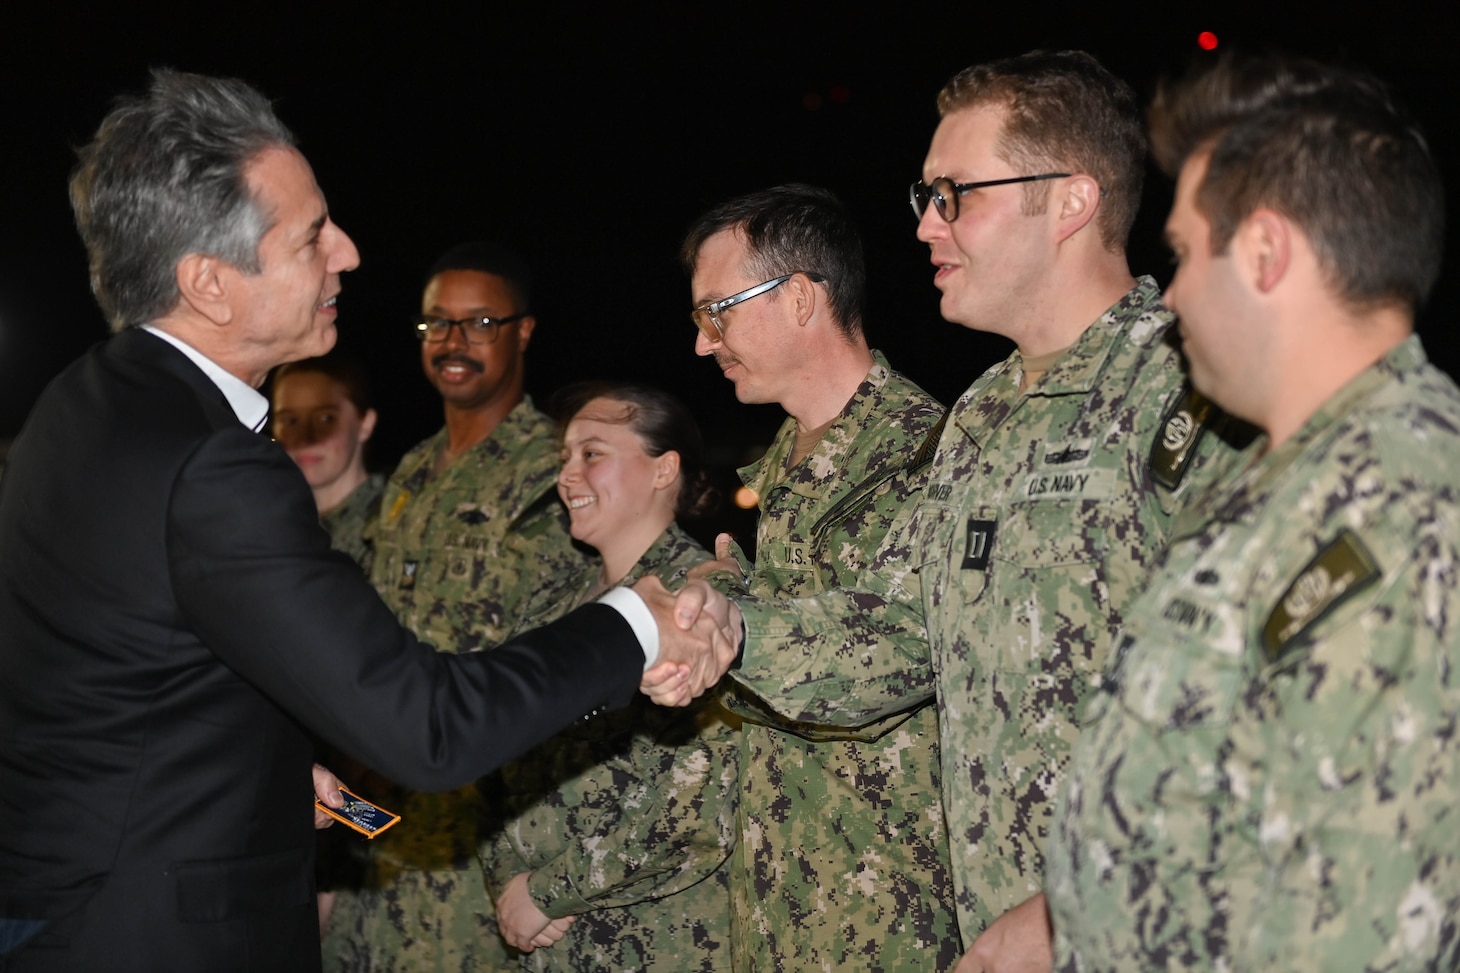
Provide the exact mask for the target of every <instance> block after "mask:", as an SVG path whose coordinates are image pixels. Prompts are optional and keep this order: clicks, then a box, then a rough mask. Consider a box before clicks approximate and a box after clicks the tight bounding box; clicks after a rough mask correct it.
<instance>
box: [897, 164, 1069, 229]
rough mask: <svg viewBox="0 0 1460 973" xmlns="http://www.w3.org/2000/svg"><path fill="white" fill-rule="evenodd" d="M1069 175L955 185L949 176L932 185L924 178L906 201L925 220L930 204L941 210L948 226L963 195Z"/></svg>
mask: <svg viewBox="0 0 1460 973" xmlns="http://www.w3.org/2000/svg"><path fill="white" fill-rule="evenodd" d="M1069 175H1070V174H1069V173H1068V172H1043V173H1040V174H1039V175H1037V176H1014V177H1012V178H1009V179H985V180H984V181H983V182H954V181H953V180H952V179H949V178H948V177H947V176H939V177H938V178H937V179H934V180H933V184H932V185H931V186H929V185H927V184H926V183H924V182H923V181H922V180H921V179H919V180H918V181H917V182H915V183H913V184H912V186H910V187H909V188H908V191H907V201H908V202H909V203H911V204H912V208H913V215H914V216H916V217H917V218H918V219H922V218H923V213H924V211H926V210H927V208H928V203H929V202H931V203H932V204H933V205H934V206H936V207H938V215H939V216H941V217H943V221H944V222H945V223H952V222H953V221H954V220H956V219H958V197H959V196H962V195H963V194H964V193H971V192H973V191H974V190H975V189H987V188H988V187H989V186H1009V185H1013V184H1014V183H1016V182H1041V181H1043V180H1045V179H1064V178H1066V177H1067V176H1069Z"/></svg>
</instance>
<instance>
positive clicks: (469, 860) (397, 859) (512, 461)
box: [325, 242, 583, 970]
mask: <svg viewBox="0 0 1460 973" xmlns="http://www.w3.org/2000/svg"><path fill="white" fill-rule="evenodd" d="M531 286H532V285H531V276H530V274H529V271H528V268H527V267H526V265H525V264H524V263H523V262H522V260H521V259H519V258H518V257H517V256H516V255H515V254H513V253H511V252H509V251H507V250H506V249H504V248H502V247H501V246H498V245H496V244H492V243H487V242H473V243H466V244H462V245H460V246H457V247H454V248H452V249H451V250H449V251H447V252H446V253H445V254H443V255H442V256H441V258H440V259H438V260H437V261H436V263H435V264H434V265H433V266H432V267H431V270H430V272H429V273H428V275H427V280H426V287H425V291H424V293H423V295H422V298H421V315H420V317H419V318H418V319H417V320H416V322H415V323H414V328H415V333H416V336H417V337H418V338H419V339H420V342H421V367H422V369H423V370H424V371H425V374H426V379H427V380H428V381H429V382H430V383H431V384H432V385H433V386H434V387H435V388H436V390H437V391H438V392H439V393H440V394H441V400H442V404H443V405H444V407H445V414H446V424H445V426H444V427H443V428H442V429H441V430H440V431H439V432H437V433H436V434H435V435H434V436H432V437H431V438H429V439H427V440H426V441H425V442H423V443H421V444H420V445H418V446H417V447H416V448H415V449H413V450H411V451H410V452H409V453H407V454H406V456H405V458H404V459H402V460H401V462H400V465H399V466H398V467H397V468H396V470H395V472H394V473H393V474H392V475H391V477H390V481H389V483H388V484H387V485H386V488H385V493H384V494H383V496H382V498H381V508H380V518H379V521H378V524H377V527H376V530H375V536H374V543H375V562H374V565H373V567H372V571H371V581H372V582H373V583H374V585H375V587H376V589H377V590H379V592H380V594H381V597H383V598H384V599H385V602H386V604H388V605H389V606H390V607H391V608H392V609H394V610H395V612H396V614H397V616H398V617H399V618H400V620H401V622H402V624H404V625H405V626H406V627H407V628H409V629H411V630H412V631H413V632H414V633H415V634H416V636H417V637H418V638H420V639H422V640H423V641H426V642H430V643H431V644H433V645H435V647H436V649H437V650H438V651H440V652H470V651H476V650H477V649H480V648H481V647H482V646H483V645H495V644H497V643H499V642H501V641H503V639H504V638H505V637H506V636H507V635H508V634H509V633H510V632H512V631H513V630H514V626H515V625H516V623H517V621H518V620H519V619H520V618H522V617H524V616H525V615H528V614H530V613H531V609H532V598H533V596H534V594H535V593H537V592H540V591H544V590H548V589H550V587H551V586H550V585H548V584H547V583H546V582H547V580H548V579H550V578H552V577H554V576H556V575H560V574H561V573H563V572H570V571H573V570H576V567H575V565H576V564H577V563H578V562H579V561H580V560H581V558H582V556H583V555H581V554H580V553H579V552H578V551H577V550H576V549H574V548H573V546H572V540H571V538H570V536H569V534H568V526H567V516H566V512H565V511H564V510H563V506H562V504H561V503H560V502H559V501H558V497H557V490H556V483H557V475H558V446H557V440H556V438H555V436H554V434H553V426H552V423H551V421H550V420H549V419H548V418H547V416H545V415H544V414H543V413H541V412H539V411H538V410H537V409H536V408H535V407H534V406H533V404H532V400H531V399H530V398H529V397H528V396H527V395H526V394H525V393H524V391H523V380H524V374H525V370H526V353H527V346H528V343H529V342H530V341H531V339H532V334H533V329H534V328H535V327H536V325H537V320H536V318H534V317H533V315H532V308H531ZM494 779H495V778H493V779H492V780H494ZM490 789H491V785H490V784H489V783H484V784H483V785H482V786H480V787H478V786H472V787H467V788H463V789H461V790H459V791H456V792H452V793H446V794H430V795H428V794H414V793H402V792H400V791H396V792H395V793H387V794H380V795H379V798H380V801H381V803H382V804H384V805H385V806H386V807H389V808H390V809H391V810H394V811H399V812H400V813H401V814H402V815H403V817H404V821H403V823H402V825H401V826H400V827H398V828H396V829H394V830H393V831H392V832H390V833H387V834H385V835H382V836H381V837H380V838H378V839H377V840H376V841H374V842H373V843H372V844H371V846H370V852H371V867H370V869H369V874H368V876H367V880H366V887H365V888H363V889H361V890H359V891H358V892H356V893H355V894H354V895H342V896H341V901H340V904H339V905H338V906H337V908H336V914H335V916H334V918H333V920H332V922H331V928H330V932H329V935H328V937H327V939H326V942H325V965H326V969H330V968H335V969H340V970H349V969H354V968H356V966H357V964H359V963H363V962H365V957H366V956H367V955H368V956H370V957H373V958H374V961H375V962H377V963H378V962H380V961H381V959H382V957H389V958H390V959H391V962H392V963H393V964H394V968H396V969H401V970H422V969H436V968H437V967H438V964H444V967H445V968H451V969H465V968H470V969H477V970H487V969H496V968H508V969H516V968H517V967H518V965H519V964H518V962H517V960H516V959H515V958H509V957H508V955H507V953H506V949H505V947H504V946H503V945H502V943H501V941H500V939H498V937H497V934H496V920H495V917H494V915H493V913H492V909H491V902H490V900H489V899H488V897H487V896H486V894H485V892H484V891H483V887H482V876H481V872H480V869H479V867H478V865H477V860H476V848H477V843H478V830H479V828H480V827H483V822H484V821H485V820H486V818H485V816H486V815H489V814H490V813H491V810H490V807H489V805H490V804H491V803H492V802H490V801H489V800H486V799H484V797H483V794H484V793H488V794H489V792H490Z"/></svg>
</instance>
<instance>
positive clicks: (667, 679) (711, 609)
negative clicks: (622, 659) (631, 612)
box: [634, 576, 741, 706]
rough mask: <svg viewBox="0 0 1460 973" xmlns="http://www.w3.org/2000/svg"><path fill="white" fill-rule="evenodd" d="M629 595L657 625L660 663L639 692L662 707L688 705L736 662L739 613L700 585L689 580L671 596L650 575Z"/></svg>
mask: <svg viewBox="0 0 1460 973" xmlns="http://www.w3.org/2000/svg"><path fill="white" fill-rule="evenodd" d="M634 591H635V592H636V593H637V594H638V595H639V597H640V598H643V599H644V604H646V605H648V606H649V610H650V611H651V612H652V613H653V614H654V620H655V621H656V622H658V624H659V660H658V661H657V662H656V663H655V664H654V666H653V667H652V668H650V669H649V670H648V671H647V672H645V673H644V678H643V681H642V682H641V683H640V684H639V688H640V689H641V690H642V691H643V692H644V693H645V694H647V695H648V696H649V697H650V698H651V699H653V700H654V702H656V703H658V704H659V705H661V706H687V705H689V702H690V701H691V700H692V699H695V698H697V697H698V696H700V695H702V694H703V693H704V691H705V690H706V689H708V688H709V687H710V686H713V685H714V684H715V683H716V682H718V681H719V679H720V677H721V676H723V675H724V674H725V672H726V670H728V669H729V668H730V664H731V663H733V662H734V661H735V656H736V654H737V653H738V652H739V649H740V630H741V622H740V609H739V608H738V607H737V606H736V605H735V603H734V602H732V601H730V600H729V599H728V598H726V597H725V596H724V595H722V594H720V593H719V592H717V591H715V590H714V589H713V588H711V587H710V586H709V585H708V584H706V583H705V582H704V581H691V582H689V583H688V584H686V585H685V586H684V587H683V588H681V589H680V590H679V593H678V595H673V594H670V592H669V590H668V589H666V588H665V587H664V585H663V584H662V583H661V582H660V581H659V579H658V578H656V577H652V576H651V577H647V578H644V579H643V580H641V581H640V582H639V583H638V584H636V585H634Z"/></svg>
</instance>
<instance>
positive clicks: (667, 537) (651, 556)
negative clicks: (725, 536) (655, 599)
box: [594, 522, 709, 587]
mask: <svg viewBox="0 0 1460 973" xmlns="http://www.w3.org/2000/svg"><path fill="white" fill-rule="evenodd" d="M698 546H699V545H698V544H697V543H695V540H694V538H692V537H690V536H689V534H687V533H685V531H684V528H683V527H681V526H679V524H677V523H674V522H671V523H670V524H669V526H668V527H666V528H664V533H662V534H660V535H659V536H658V537H656V538H655V539H654V543H652V544H650V545H649V549H648V550H647V551H645V552H644V553H643V555H642V556H641V557H640V558H639V560H638V561H637V562H636V563H635V564H634V566H633V567H632V568H630V569H629V573H628V574H626V575H624V577H623V580H622V581H618V582H616V583H615V587H621V586H624V585H632V584H634V583H635V582H636V581H638V580H640V579H641V578H644V577H646V576H648V575H650V574H655V573H657V571H656V569H657V568H660V567H662V566H664V565H666V564H673V563H675V562H676V561H678V560H679V558H680V557H681V556H682V555H683V553H684V552H685V551H687V550H689V549H691V548H695V547H698ZM708 557H709V555H706V558H708ZM594 572H595V575H596V573H597V563H595V565H594Z"/></svg>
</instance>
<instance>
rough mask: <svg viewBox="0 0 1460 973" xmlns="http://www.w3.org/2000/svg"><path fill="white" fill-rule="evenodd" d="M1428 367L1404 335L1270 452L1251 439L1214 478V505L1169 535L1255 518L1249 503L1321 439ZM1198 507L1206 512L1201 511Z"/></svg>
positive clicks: (1262, 441) (1261, 440)
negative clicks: (1228, 469)
mask: <svg viewBox="0 0 1460 973" xmlns="http://www.w3.org/2000/svg"><path fill="white" fill-rule="evenodd" d="M1428 363H1429V359H1428V358H1427V357H1426V355H1425V351H1424V347H1423V346H1422V345H1421V344H1420V340H1419V337H1418V336H1417V335H1410V336H1409V337H1408V338H1406V339H1405V340H1404V341H1403V342H1401V343H1400V344H1398V345H1396V346H1395V347H1394V348H1392V349H1390V351H1389V353H1388V354H1386V355H1385V356H1384V357H1383V358H1381V359H1379V360H1378V361H1377V362H1375V363H1374V364H1373V365H1370V366H1369V367H1368V368H1366V369H1364V370H1363V371H1362V372H1360V373H1359V374H1357V375H1355V376H1354V377H1353V378H1352V379H1350V380H1349V382H1348V384H1346V385H1344V386H1343V387H1342V388H1340V389H1339V390H1338V391H1337V392H1335V393H1334V394H1333V395H1332V396H1330V397H1329V398H1328V401H1326V402H1324V403H1323V405H1322V406H1320V407H1319V409H1318V411H1317V412H1315V413H1313V415H1311V416H1309V417H1308V421H1307V422H1305V423H1303V425H1302V427H1301V428H1299V429H1298V431H1297V432H1296V433H1294V434H1293V435H1292V436H1290V437H1289V438H1288V440H1287V441H1286V442H1284V443H1283V444H1282V445H1281V446H1279V447H1278V448H1277V449H1275V450H1273V451H1272V452H1271V453H1268V454H1267V455H1265V456H1264V455H1263V454H1262V450H1263V449H1264V448H1266V445H1267V435H1266V434H1261V435H1259V436H1257V437H1256V439H1254V441H1253V442H1252V444H1251V445H1250V446H1248V447H1247V448H1246V449H1244V450H1243V451H1242V452H1241V454H1239V456H1238V458H1237V459H1236V460H1234V466H1233V469H1235V470H1237V471H1239V472H1236V473H1234V474H1232V475H1230V476H1224V477H1222V478H1220V479H1219V480H1218V482H1217V483H1216V484H1215V485H1214V488H1213V489H1214V492H1215V493H1216V494H1217V495H1218V499H1217V503H1216V505H1215V506H1213V507H1208V505H1207V504H1198V505H1195V509H1193V510H1191V511H1190V516H1186V515H1184V516H1182V517H1181V518H1180V522H1179V523H1178V524H1177V525H1176V526H1177V530H1176V531H1175V532H1174V533H1176V534H1177V535H1178V536H1179V535H1180V534H1186V533H1194V532H1195V531H1196V530H1197V529H1198V528H1199V527H1200V521H1201V520H1204V519H1208V518H1214V519H1218V520H1222V521H1227V522H1247V521H1252V520H1254V519H1255V518H1256V517H1257V516H1258V514H1259V513H1260V509H1259V508H1260V507H1261V504H1258V503H1254V502H1251V498H1253V497H1258V496H1261V495H1263V494H1266V493H1267V492H1268V491H1269V490H1271V489H1272V487H1273V485H1274V484H1275V483H1276V482H1277V481H1278V480H1279V479H1281V478H1282V477H1283V475H1284V474H1286V473H1287V471H1288V470H1289V469H1290V468H1292V466H1293V464H1294V463H1295V462H1297V461H1298V460H1299V459H1300V458H1301V457H1302V456H1304V455H1305V454H1307V453H1308V452H1309V451H1310V450H1312V449H1313V448H1314V446H1315V445H1316V444H1317V443H1319V442H1320V441H1321V440H1323V439H1325V438H1327V437H1330V436H1335V435H1338V434H1340V433H1341V432H1342V430H1343V429H1344V419H1346V418H1347V417H1348V416H1349V415H1350V414H1352V413H1353V412H1354V411H1355V410H1356V409H1358V408H1360V407H1361V406H1362V405H1363V404H1364V403H1365V402H1366V401H1367V400H1368V399H1370V398H1372V397H1373V396H1374V395H1375V394H1376V393H1378V392H1380V391H1381V390H1382V389H1384V388H1385V387H1386V386H1388V385H1390V384H1391V383H1394V382H1402V381H1404V380H1405V378H1406V377H1407V376H1410V375H1413V374H1414V373H1415V372H1417V371H1419V370H1420V369H1422V368H1424V367H1425V366H1426V365H1427V364H1428ZM1203 508H1204V509H1205V510H1206V511H1207V512H1203Z"/></svg>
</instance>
